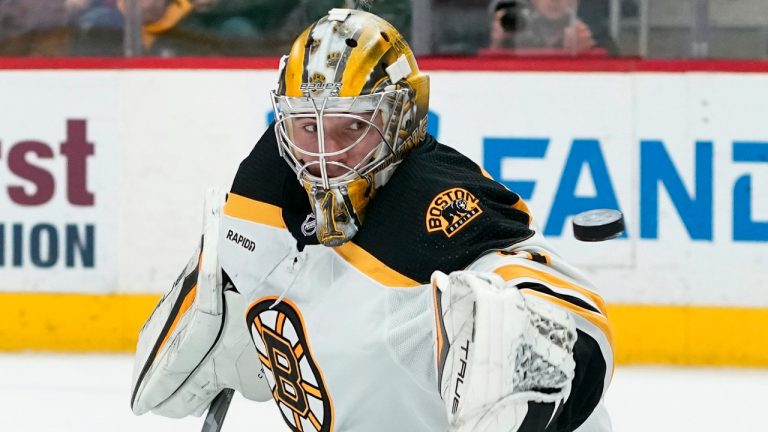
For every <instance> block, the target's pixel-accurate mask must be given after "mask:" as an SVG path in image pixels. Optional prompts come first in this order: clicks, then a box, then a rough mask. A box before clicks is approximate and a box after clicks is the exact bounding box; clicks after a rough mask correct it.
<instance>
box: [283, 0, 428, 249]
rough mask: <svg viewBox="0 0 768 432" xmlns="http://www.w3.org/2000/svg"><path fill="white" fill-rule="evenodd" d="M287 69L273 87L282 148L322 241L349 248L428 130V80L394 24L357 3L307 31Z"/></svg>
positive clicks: (285, 62) (293, 50) (285, 63)
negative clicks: (378, 198)
mask: <svg viewBox="0 0 768 432" xmlns="http://www.w3.org/2000/svg"><path fill="white" fill-rule="evenodd" d="M280 69H281V70H280V81H279V87H278V89H277V91H273V92H272V102H273V106H274V110H275V134H276V136H277V141H278V143H279V147H280V155H281V156H282V157H283V158H284V159H285V160H286V161H287V162H288V165H290V166H291V168H292V169H293V170H294V171H295V172H296V175H297V178H298V180H299V182H301V185H302V186H303V187H304V189H305V190H306V192H307V195H308V196H309V201H310V203H311V205H312V210H313V212H314V214H315V219H316V221H317V231H316V233H317V238H318V240H319V241H320V243H322V244H324V245H326V246H338V245H341V244H343V243H344V242H346V241H348V240H350V239H351V238H352V237H354V236H355V234H356V233H357V231H358V230H359V228H360V226H361V224H362V222H363V219H364V217H365V208H366V206H367V205H368V203H369V201H370V200H371V198H372V197H373V196H374V194H375V193H376V190H377V188H379V187H381V186H383V185H384V184H385V183H386V182H387V180H388V179H389V178H390V177H391V175H392V173H393V171H394V169H395V167H396V166H397V164H398V162H399V161H400V160H402V158H403V157H404V156H405V155H406V154H407V153H408V151H409V150H411V149H412V148H413V147H415V146H416V145H418V144H419V142H420V141H421V140H422V139H423V138H424V137H425V136H426V125H427V109H428V100H429V78H428V77H427V76H426V75H424V74H422V73H421V72H419V69H418V66H417V65H416V59H415V58H414V56H413V52H412V51H411V49H410V48H409V46H408V44H407V43H406V42H405V40H404V39H403V37H402V36H401V35H400V33H399V32H398V31H397V30H395V28H394V27H392V25H391V24H389V23H388V22H386V21H384V20H383V19H381V18H379V17H377V16H376V15H373V14H370V13H367V12H363V11H359V10H349V9H332V10H331V11H330V12H329V13H328V15H326V16H325V17H323V18H321V19H320V20H319V21H317V22H316V23H315V24H313V25H311V26H310V27H309V28H308V29H307V30H305V31H304V33H302V34H301V35H300V36H299V37H298V38H297V39H296V41H295V42H294V43H293V46H292V48H291V52H290V54H289V55H288V56H286V57H283V60H282V61H281V67H280Z"/></svg>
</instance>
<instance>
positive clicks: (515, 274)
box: [494, 264, 606, 315]
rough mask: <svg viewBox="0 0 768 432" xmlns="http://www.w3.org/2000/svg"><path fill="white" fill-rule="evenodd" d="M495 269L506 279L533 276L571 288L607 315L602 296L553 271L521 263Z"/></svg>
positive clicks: (542, 280)
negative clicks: (549, 271) (558, 275)
mask: <svg viewBox="0 0 768 432" xmlns="http://www.w3.org/2000/svg"><path fill="white" fill-rule="evenodd" d="M494 271H495V273H497V274H498V275H499V276H501V277H502V278H503V279H504V280H505V281H509V280H512V279H517V278H531V279H533V280H534V281H540V282H544V283H545V284H550V285H552V286H555V287H559V288H566V289H571V290H573V291H576V292H577V293H579V294H581V295H583V296H584V297H586V298H588V299H589V300H590V301H591V302H592V303H593V304H594V305H595V306H597V309H598V310H599V311H600V313H601V314H603V315H606V312H605V311H606V308H605V302H604V301H603V299H602V297H600V296H599V295H597V294H596V293H594V292H592V291H590V290H588V289H586V288H584V287H581V286H579V285H576V284H575V283H573V282H569V281H567V280H565V279H562V278H560V277H557V276H555V275H553V274H551V273H547V272H545V271H542V270H537V269H534V268H531V267H528V266H523V265H519V264H510V265H506V266H503V267H499V268H497V269H496V270H494Z"/></svg>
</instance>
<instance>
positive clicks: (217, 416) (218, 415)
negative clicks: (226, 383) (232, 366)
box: [201, 388, 235, 432]
mask: <svg viewBox="0 0 768 432" xmlns="http://www.w3.org/2000/svg"><path fill="white" fill-rule="evenodd" d="M234 393H235V391H234V390H232V389H229V388H227V389H224V390H222V391H221V392H219V394H217V395H216V397H215V398H213V401H211V406H210V407H209V408H208V414H206V415H205V422H204V423H203V430H202V431H201V432H219V431H221V426H222V425H223V424H224V417H225V416H226V415H227V410H229V404H230V402H232V396H233V395H234Z"/></svg>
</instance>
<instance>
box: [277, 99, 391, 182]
mask: <svg viewBox="0 0 768 432" xmlns="http://www.w3.org/2000/svg"><path fill="white" fill-rule="evenodd" d="M382 124H383V122H382V119H381V115H379V116H377V117H375V118H373V115H372V113H356V114H354V116H353V117H342V116H331V115H326V116H325V117H324V118H323V146H324V149H321V148H320V142H319V141H320V139H319V136H320V135H319V133H318V124H317V119H316V118H296V119H294V120H293V121H292V124H291V135H292V139H293V142H294V143H295V144H296V145H297V146H298V147H299V149H301V150H302V151H305V152H308V153H324V154H325V155H326V157H325V162H326V163H325V166H326V175H327V176H328V177H329V178H333V177H339V176H341V175H344V174H347V173H349V172H350V170H349V168H352V169H358V168H360V167H361V166H363V165H364V164H365V163H367V162H369V161H370V160H371V159H372V158H373V156H374V154H375V150H376V148H377V147H378V146H379V144H380V143H381V142H382V137H381V135H380V133H379V130H380V129H381V127H382ZM321 150H322V151H321ZM296 156H297V158H299V159H300V160H302V161H303V162H304V163H309V164H310V165H309V166H308V171H309V172H310V174H312V175H315V176H320V174H321V170H320V165H319V164H317V163H312V162H318V161H319V160H320V158H319V157H318V156H314V155H307V154H303V153H301V152H298V154H297V155H296ZM345 166H346V167H349V168H346V167H345Z"/></svg>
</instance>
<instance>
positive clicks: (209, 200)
mask: <svg viewBox="0 0 768 432" xmlns="http://www.w3.org/2000/svg"><path fill="white" fill-rule="evenodd" d="M224 196H225V195H224V193H222V192H220V191H216V190H210V191H208V193H207V195H206V200H205V215H204V220H203V230H204V231H203V236H202V239H201V242H200V246H199V247H198V250H197V251H196V252H195V255H194V256H193V257H192V259H191V260H190V262H189V264H187V267H186V268H185V269H184V271H183V272H182V274H181V275H180V276H179V278H178V279H177V280H176V283H174V284H173V286H172V287H171V289H170V290H169V291H168V292H166V293H165V294H164V295H163V298H162V299H161V300H160V302H159V303H158V304H157V306H156V307H155V310H154V311H153V312H152V315H151V316H150V317H149V319H148V320H147V322H146V323H145V324H144V326H143V327H142V329H141V333H140V334H139V343H138V346H137V349H136V359H135V366H134V374H133V387H132V395H131V409H132V410H133V412H134V413H135V414H137V415H138V414H144V413H146V412H148V411H152V412H154V413H155V414H160V415H164V416H167V417H184V416H187V415H190V414H192V415H198V416H199V415H200V414H202V413H203V411H205V410H206V408H208V405H210V403H211V401H212V400H213V398H214V397H216V395H217V394H218V393H219V391H221V390H222V389H224V388H232V389H235V390H237V391H239V392H240V393H241V394H242V395H243V396H245V397H246V398H248V399H251V400H255V401H263V400H267V399H269V398H270V397H271V393H270V390H269V386H268V385H267V383H266V381H265V379H264V375H263V372H262V371H261V369H260V367H258V366H254V365H259V364H260V363H259V359H258V353H257V352H256V349H255V347H254V346H253V343H252V342H251V336H250V334H249V333H248V329H247V327H246V326H245V323H244V322H243V321H244V316H245V313H244V309H245V306H246V305H245V300H244V299H243V298H242V296H241V295H240V294H239V293H238V292H237V291H234V290H225V289H224V287H223V286H222V285H223V273H222V270H221V267H220V266H219V261H218V256H217V255H218V253H217V252H218V251H217V249H218V238H219V218H220V215H221V209H222V204H223V202H224Z"/></svg>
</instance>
